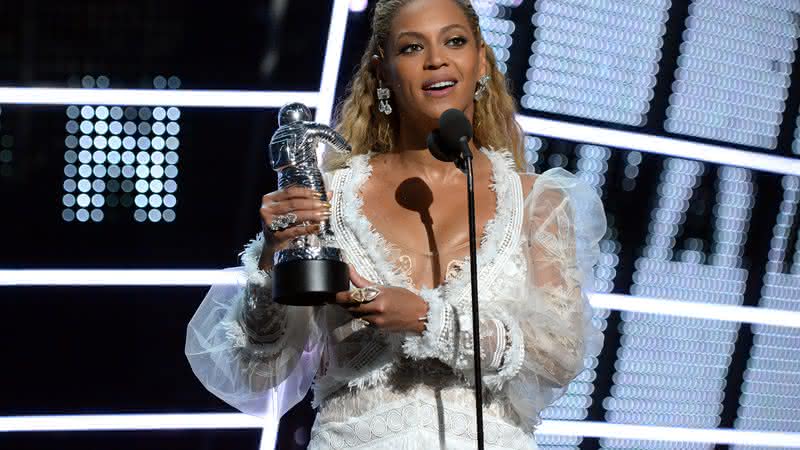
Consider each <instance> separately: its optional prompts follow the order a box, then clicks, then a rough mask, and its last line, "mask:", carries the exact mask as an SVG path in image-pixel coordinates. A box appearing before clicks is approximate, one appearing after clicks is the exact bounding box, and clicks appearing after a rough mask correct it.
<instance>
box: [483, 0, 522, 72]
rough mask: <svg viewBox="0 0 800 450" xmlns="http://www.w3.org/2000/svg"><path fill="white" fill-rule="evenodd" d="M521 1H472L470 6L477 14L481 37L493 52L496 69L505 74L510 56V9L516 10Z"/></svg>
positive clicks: (511, 26)
mask: <svg viewBox="0 0 800 450" xmlns="http://www.w3.org/2000/svg"><path fill="white" fill-rule="evenodd" d="M520 3H522V0H474V1H473V2H472V6H473V7H474V8H475V12H477V13H478V18H479V20H480V25H481V35H482V36H483V40H484V41H486V44H487V45H489V47H491V48H492V51H494V56H495V57H496V58H497V68H498V69H500V71H501V72H503V73H506V70H507V69H508V67H507V65H506V63H507V61H508V58H509V57H510V56H511V53H510V51H509V49H510V48H511V44H512V42H513V39H512V38H511V35H512V33H514V29H515V28H516V27H515V25H514V22H512V21H511V20H509V18H510V17H511V9H512V8H516V7H517V6H519V4H520Z"/></svg>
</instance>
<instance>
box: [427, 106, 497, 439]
mask: <svg viewBox="0 0 800 450" xmlns="http://www.w3.org/2000/svg"><path fill="white" fill-rule="evenodd" d="M470 139H472V125H471V124H470V123H469V120H467V117H466V116H465V115H464V113H463V112H461V110H458V109H448V110H447V111H445V112H443V113H442V115H441V116H439V128H438V129H436V130H433V132H431V134H429V135H428V149H429V150H430V151H431V153H432V154H433V156H434V157H435V158H436V159H439V160H441V161H453V162H455V163H456V166H458V168H459V169H461V171H462V172H464V174H465V175H466V176H467V218H468V219H469V275H470V284H471V287H472V356H473V366H474V367H473V370H474V371H475V420H476V422H477V423H476V425H477V431H478V450H483V448H484V444H483V383H482V379H481V350H480V349H481V339H480V320H479V317H480V316H479V312H478V256H477V253H478V236H477V235H478V232H477V227H476V226H475V177H474V174H473V170H472V151H471V150H470V149H469V141H470Z"/></svg>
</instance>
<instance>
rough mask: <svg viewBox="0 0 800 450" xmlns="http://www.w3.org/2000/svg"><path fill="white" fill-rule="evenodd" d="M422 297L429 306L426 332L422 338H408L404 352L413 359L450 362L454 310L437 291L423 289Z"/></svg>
mask: <svg viewBox="0 0 800 450" xmlns="http://www.w3.org/2000/svg"><path fill="white" fill-rule="evenodd" d="M420 297H422V299H423V300H424V301H425V303H427V304H428V314H427V315H426V316H425V331H423V332H422V335H420V336H416V335H409V336H406V338H405V341H404V342H403V352H404V353H405V355H406V356H408V357H410V358H412V359H424V358H439V359H441V360H443V361H445V362H447V361H450V360H452V359H453V354H454V344H453V341H454V333H455V327H454V322H453V319H454V317H453V309H452V307H451V306H450V305H449V304H447V303H445V302H444V300H442V297H441V295H440V294H439V292H438V291H436V290H433V289H423V290H422V292H420Z"/></svg>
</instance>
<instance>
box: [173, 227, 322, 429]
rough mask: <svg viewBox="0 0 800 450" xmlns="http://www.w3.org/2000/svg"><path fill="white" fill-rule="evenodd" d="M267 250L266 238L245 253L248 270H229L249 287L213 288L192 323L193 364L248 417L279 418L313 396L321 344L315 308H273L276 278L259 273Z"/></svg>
mask: <svg viewBox="0 0 800 450" xmlns="http://www.w3.org/2000/svg"><path fill="white" fill-rule="evenodd" d="M263 245H264V238H263V235H261V234H259V236H258V237H257V238H256V239H255V240H253V241H251V242H250V243H249V244H248V245H247V246H246V248H245V250H244V251H243V252H242V254H241V259H242V266H241V267H238V268H234V269H229V270H233V271H236V272H238V273H239V274H241V277H242V278H243V279H244V280H245V281H244V283H239V284H235V285H225V284H219V285H214V286H212V287H211V289H210V290H209V292H208V294H207V295H206V297H205V298H204V300H203V302H202V303H201V305H200V307H199V308H198V310H197V312H196V313H195V315H194V317H192V319H191V321H190V322H189V325H188V329H187V338H186V357H187V358H188V360H189V363H190V365H191V367H192V370H193V371H194V373H195V375H196V376H197V378H198V379H199V380H200V382H201V383H202V384H203V385H204V386H205V387H206V388H207V389H208V390H209V391H211V392H212V393H213V394H214V395H216V396H217V397H219V398H221V399H222V400H224V401H226V402H227V403H229V404H230V405H232V406H234V407H236V408H238V409H239V410H241V411H242V412H245V413H248V414H252V415H257V416H271V415H273V414H274V410H275V408H277V409H278V410H279V411H278V414H282V413H283V412H285V411H286V410H288V409H289V408H290V407H291V406H293V405H294V404H295V403H296V402H297V401H299V400H300V399H301V398H302V396H303V395H304V394H305V392H306V391H307V389H308V387H309V386H310V384H311V380H312V379H313V376H314V373H315V372H316V369H317V366H318V364H319V355H320V353H321V344H320V343H321V339H320V332H319V330H318V329H317V328H316V326H315V323H316V322H315V320H314V317H313V315H314V311H315V310H314V309H312V308H290V307H287V306H284V305H279V304H277V303H274V302H272V299H271V296H270V293H271V282H270V277H269V274H268V272H265V271H263V270H261V269H260V268H259V266H258V261H259V259H260V255H261V253H262V248H263ZM289 384H291V386H289ZM278 417H279V415H278Z"/></svg>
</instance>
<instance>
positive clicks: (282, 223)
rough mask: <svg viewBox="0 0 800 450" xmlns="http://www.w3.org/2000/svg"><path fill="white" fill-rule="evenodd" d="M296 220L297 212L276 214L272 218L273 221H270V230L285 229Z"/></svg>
mask: <svg viewBox="0 0 800 450" xmlns="http://www.w3.org/2000/svg"><path fill="white" fill-rule="evenodd" d="M295 222H297V214H295V213H288V214H282V215H279V216H275V217H273V218H272V222H270V223H269V230H270V231H280V230H285V229H287V228H289V226H290V225H293V224H294V223H295Z"/></svg>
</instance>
